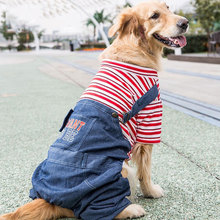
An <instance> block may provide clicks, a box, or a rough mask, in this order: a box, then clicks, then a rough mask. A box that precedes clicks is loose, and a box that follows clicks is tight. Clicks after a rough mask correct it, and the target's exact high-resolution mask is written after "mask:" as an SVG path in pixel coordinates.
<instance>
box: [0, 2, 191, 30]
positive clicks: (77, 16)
mask: <svg viewBox="0 0 220 220" xmlns="http://www.w3.org/2000/svg"><path fill="white" fill-rule="evenodd" d="M1 1H7V2H8V3H10V1H11V3H12V1H14V0H1ZM1 1H0V2H1ZM23 1H24V0H23ZM29 1H30V0H29ZM46 1H47V2H52V4H54V2H56V1H57V2H59V1H60V0H45V1H44V2H46ZM79 1H82V2H85V1H83V0H77V2H79ZM164 1H165V2H166V3H167V5H169V6H170V9H171V10H172V11H175V10H179V9H183V10H184V11H187V9H188V8H189V5H190V1H191V0H164ZM100 2H101V0H100ZM129 2H130V3H131V4H132V5H135V4H137V3H139V2H143V0H129ZM124 3H125V0H111V5H110V4H101V5H98V6H97V5H94V6H92V5H90V6H89V7H88V6H87V5H86V6H84V9H85V11H86V12H87V13H89V14H90V15H92V14H93V13H94V12H95V10H101V9H102V8H105V12H106V14H107V13H111V12H113V11H115V9H116V5H123V4H124ZM46 4H47V3H46ZM51 7H53V6H51ZM65 7H67V8H68V7H69V6H68V5H66V6H65ZM7 8H8V10H7V11H8V13H7V14H8V18H9V19H10V20H11V23H12V24H13V25H14V27H15V26H17V27H18V26H20V25H21V24H24V23H25V24H26V25H28V26H32V27H34V28H36V29H37V30H43V29H44V30H45V33H48V34H50V33H53V32H54V31H55V32H56V33H58V34H77V33H83V34H86V33H87V34H88V33H89V32H91V29H89V28H87V27H86V25H85V23H86V20H87V19H88V15H86V14H85V13H83V12H82V11H79V10H74V9H70V10H69V9H68V10H65V8H64V10H65V12H63V14H61V15H59V14H58V13H56V14H55V15H53V16H51V15H50V14H49V11H50V10H49V8H48V5H45V4H43V5H36V4H19V5H17V6H14V5H13V4H10V5H9V6H8V7H7ZM2 10H5V7H3V5H1V4H0V13H1V14H2V12H1V11H2ZM52 11H53V10H52ZM54 11H55V12H57V11H58V12H59V7H56V9H55V10H54ZM47 14H49V16H48V15H47ZM45 15H46V16H45Z"/></svg>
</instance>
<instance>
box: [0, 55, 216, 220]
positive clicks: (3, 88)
mask: <svg viewBox="0 0 220 220" xmlns="http://www.w3.org/2000/svg"><path fill="white" fill-rule="evenodd" d="M99 54H100V52H73V53H71V52H68V51H41V52H39V53H36V52H23V53H19V54H18V53H0V79H1V80H0V106H1V114H0V125H1V126H0V146H1V148H0V155H1V159H0V174H1V178H0V186H1V187H0V198H1V199H0V214H3V213H7V212H10V211H13V210H14V209H16V208H17V207H19V206H21V205H23V204H25V203H26V202H28V201H31V200H30V199H29V198H28V196H29V190H30V188H31V176H32V173H33V171H34V169H35V167H36V166H37V165H38V164H39V163H40V162H41V161H42V160H44V159H45V158H46V156H47V151H48V147H49V146H50V145H51V144H52V143H53V142H54V140H55V139H56V138H57V137H58V135H59V132H58V130H59V128H60V126H61V124H62V121H63V118H64V116H65V115H66V112H67V111H68V110H69V109H70V108H72V107H73V106H74V105H75V103H76V102H77V100H78V99H79V97H80V95H81V94H82V92H83V91H84V89H85V88H86V87H87V86H88V84H89V82H90V81H91V79H92V78H93V77H94V74H95V73H96V71H97V70H98V68H99V61H98V56H99ZM219 72H220V65H219V64H205V63H193V62H180V61H169V60H167V59H163V69H162V71H160V72H159V77H160V84H161V94H162V99H163V102H164V113H163V123H162V142H161V144H158V145H155V147H154V151H153V165H152V176H153V177H152V178H153V181H154V182H155V183H156V184H160V185H161V187H162V188H163V189H164V191H165V196H164V197H163V198H160V199H146V198H143V197H142V195H141V193H140V190H138V192H137V195H136V198H135V199H136V203H138V204H141V205H142V206H143V207H144V208H145V210H146V212H147V215H146V216H145V217H143V218H141V219H152V220H159V219H161V220H171V219H172V220H175V219H176V220H180V219H187V220H189V219H198V220H203V219H204V220H217V219H219V214H220V213H219V178H220V174H219V170H220V169H219V153H220V152H219V151H220V148H219V143H220V122H219V121H220V100H219V94H220V87H219V80H220V78H219V77H220V76H219ZM195 105H196V106H195ZM181 106H182V107H181ZM184 107H185V108H184ZM204 108H206V109H205V110H204ZM190 109H191V110H192V111H190ZM193 109H194V110H193ZM195 109H196V110H195ZM195 111H197V115H193V114H196V112H195Z"/></svg>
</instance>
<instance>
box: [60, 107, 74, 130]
mask: <svg viewBox="0 0 220 220" xmlns="http://www.w3.org/2000/svg"><path fill="white" fill-rule="evenodd" d="M72 113H73V109H70V111H69V112H68V114H67V116H66V117H65V118H64V120H63V125H62V126H61V128H60V130H59V132H62V130H63V129H64V128H65V127H66V124H67V122H68V120H69V118H70V116H71V114H72Z"/></svg>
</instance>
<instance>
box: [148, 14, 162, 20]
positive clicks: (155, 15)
mask: <svg viewBox="0 0 220 220" xmlns="http://www.w3.org/2000/svg"><path fill="white" fill-rule="evenodd" d="M159 17H160V14H159V13H154V14H153V15H152V16H151V17H150V18H151V19H158V18H159Z"/></svg>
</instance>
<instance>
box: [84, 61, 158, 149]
mask: <svg viewBox="0 0 220 220" xmlns="http://www.w3.org/2000/svg"><path fill="white" fill-rule="evenodd" d="M155 84H156V85H157V87H158V91H159V94H158V96H157V98H156V99H155V100H154V101H153V102H151V103H150V104H149V105H148V106H146V107H145V108H144V109H143V110H141V111H140V112H139V113H138V114H137V115H135V116H134V117H133V118H131V119H130V120H129V121H128V122H127V123H125V124H123V123H120V126H121V129H122V133H123V135H124V137H125V138H126V139H127V140H128V141H129V142H130V144H131V146H132V147H133V146H134V144H135V143H137V142H139V143H148V144H153V143H159V142H160V135H161V119H162V101H161V99H160V89H159V80H158V75H157V72H156V71H155V70H153V69H149V68H145V67H140V66H136V65H132V64H128V63H123V62H119V61H115V60H109V59H104V60H103V61H102V65H101V67H100V70H99V72H98V73H97V74H96V76H95V77H94V78H93V80H92V82H91V84H90V86H89V87H88V88H87V89H86V90H85V92H84V93H83V95H82V96H81V99H91V100H95V101H98V102H100V103H102V104H104V105H106V106H108V107H110V108H111V109H113V110H114V111H116V112H117V113H118V115H119V118H120V119H122V114H123V112H128V111H130V110H131V108H132V106H133V105H134V103H135V102H136V101H137V100H138V99H139V98H140V97H141V96H143V95H144V94H145V93H146V92H147V91H148V90H149V89H150V88H151V87H153V86H154V85H155Z"/></svg>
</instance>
